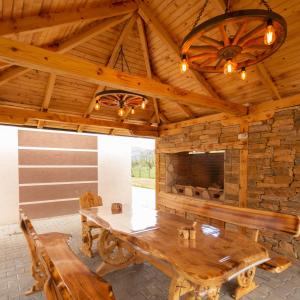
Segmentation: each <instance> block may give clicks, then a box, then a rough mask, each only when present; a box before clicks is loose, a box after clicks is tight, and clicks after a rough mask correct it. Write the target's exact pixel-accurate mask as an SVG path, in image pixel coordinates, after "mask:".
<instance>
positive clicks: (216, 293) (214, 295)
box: [207, 287, 221, 300]
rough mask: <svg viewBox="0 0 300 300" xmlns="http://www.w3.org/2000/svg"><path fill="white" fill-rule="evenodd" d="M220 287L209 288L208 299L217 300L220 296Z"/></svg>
mask: <svg viewBox="0 0 300 300" xmlns="http://www.w3.org/2000/svg"><path fill="white" fill-rule="evenodd" d="M220 289H221V288H220V287H213V288H209V289H208V291H207V297H208V300H218V299H219V297H220Z"/></svg>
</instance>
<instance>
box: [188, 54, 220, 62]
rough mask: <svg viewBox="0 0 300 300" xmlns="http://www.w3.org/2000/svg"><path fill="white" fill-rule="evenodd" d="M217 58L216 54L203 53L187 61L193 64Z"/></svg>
mask: <svg viewBox="0 0 300 300" xmlns="http://www.w3.org/2000/svg"><path fill="white" fill-rule="evenodd" d="M217 57H218V56H217V53H203V54H199V55H195V56H191V57H189V61H190V62H193V61H196V60H203V59H207V58H214V59H217Z"/></svg>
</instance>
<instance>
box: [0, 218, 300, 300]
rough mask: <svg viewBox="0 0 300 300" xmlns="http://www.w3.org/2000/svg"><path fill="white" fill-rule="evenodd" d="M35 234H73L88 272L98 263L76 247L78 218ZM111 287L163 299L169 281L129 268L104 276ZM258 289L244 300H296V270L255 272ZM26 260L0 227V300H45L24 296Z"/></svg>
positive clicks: (129, 295)
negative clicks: (275, 272) (57, 232)
mask: <svg viewBox="0 0 300 300" xmlns="http://www.w3.org/2000/svg"><path fill="white" fill-rule="evenodd" d="M33 223H34V226H35V228H36V230H37V231H38V232H39V233H43V232H49V231H60V232H66V233H71V234H72V235H73V238H72V241H71V246H72V248H73V250H74V251H75V252H76V253H77V254H78V255H79V257H80V258H81V259H82V260H83V262H85V263H86V264H87V265H88V266H89V267H90V268H91V269H93V270H94V269H95V268H96V267H97V265H98V264H99V261H100V259H99V257H98V256H95V258H93V259H89V258H85V257H83V256H82V255H81V254H80V253H79V251H78V249H79V244H80V219H79V216H78V215H74V216H65V217H59V218H52V219H45V220H38V221H34V222H33ZM106 279H107V280H108V281H109V282H110V283H111V284H112V286H113V289H114V291H115V294H116V298H117V299H118V300H166V299H167V291H168V285H169V279H168V278H166V277H165V276H164V275H163V274H162V273H161V272H159V271H158V270H156V269H154V268H153V267H151V266H149V265H138V266H134V267H130V268H127V269H124V270H121V271H118V272H115V273H112V274H109V275H108V276H106ZM256 281H257V283H259V284H260V287H259V288H257V289H256V290H255V291H253V292H252V293H251V294H249V295H248V296H246V297H244V299H248V300H249V299H252V300H258V299H270V300H282V299H289V300H299V299H300V268H299V267H296V266H294V267H292V268H290V269H289V270H287V271H285V272H284V273H282V274H279V275H275V274H269V273H267V272H264V271H261V270H258V274H257V276H256ZM32 282H33V281H32V278H31V274H30V257H29V255H28V250H27V244H26V242H25V239H24V237H23V235H22V233H21V231H20V230H19V227H18V226H17V225H10V226H3V227H0V300H10V299H28V300H31V299H45V298H44V297H43V295H42V294H41V293H39V294H35V295H34V296H29V297H25V296H24V295H23V293H24V291H25V290H26V289H27V288H28V287H30V286H31V284H32ZM233 285H234V283H233V282H229V283H228V284H226V285H225V286H224V288H223V289H222V295H221V299H227V300H228V299H232V298H231V297H230V291H231V290H232V287H233Z"/></svg>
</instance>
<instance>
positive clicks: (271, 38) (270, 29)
mask: <svg viewBox="0 0 300 300" xmlns="http://www.w3.org/2000/svg"><path fill="white" fill-rule="evenodd" d="M275 39H276V33H275V29H274V26H273V21H272V19H269V20H268V22H267V28H266V32H265V36H264V43H265V45H268V46H270V45H272V44H273V43H274V42H275Z"/></svg>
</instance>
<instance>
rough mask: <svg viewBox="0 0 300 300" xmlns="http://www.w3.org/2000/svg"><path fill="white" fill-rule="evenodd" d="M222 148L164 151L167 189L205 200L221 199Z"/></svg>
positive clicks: (223, 153)
mask: <svg viewBox="0 0 300 300" xmlns="http://www.w3.org/2000/svg"><path fill="white" fill-rule="evenodd" d="M224 156H225V151H211V152H195V151H192V152H181V153H175V154H168V155H167V168H166V171H167V174H166V183H167V191H168V192H172V193H175V194H183V195H186V196H192V197H196V198H201V199H206V200H220V201H223V199H224Z"/></svg>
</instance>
